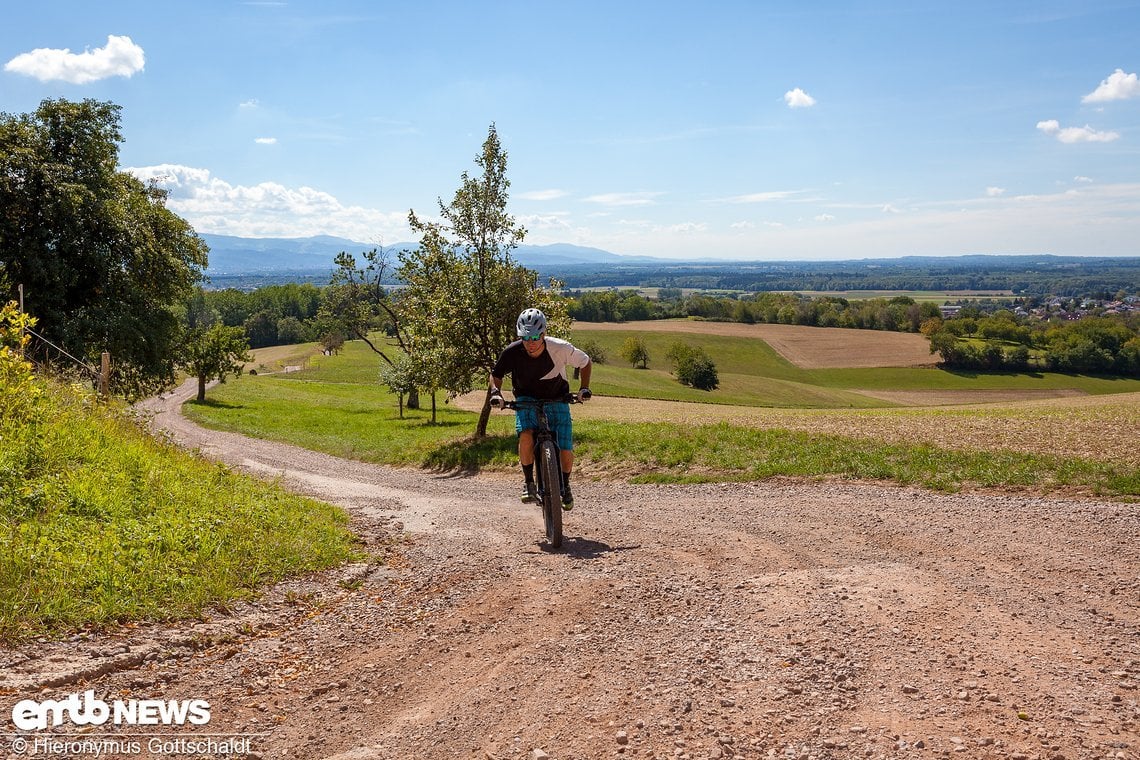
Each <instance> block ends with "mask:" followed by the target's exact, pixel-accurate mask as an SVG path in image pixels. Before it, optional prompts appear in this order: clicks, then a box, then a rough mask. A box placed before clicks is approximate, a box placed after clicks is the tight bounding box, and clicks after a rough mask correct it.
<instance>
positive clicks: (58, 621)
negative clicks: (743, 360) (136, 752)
mask: <svg viewBox="0 0 1140 760" xmlns="http://www.w3.org/2000/svg"><path fill="white" fill-rule="evenodd" d="M40 384H41V386H42V387H44V388H45V389H46V390H45V391H44V392H45V396H44V400H43V408H42V410H40V412H37V413H36V414H35V415H32V416H28V417H26V418H23V419H4V420H3V421H0V643H2V642H16V641H22V640H25V639H27V638H29V637H31V636H36V635H40V634H43V633H52V632H59V631H66V630H70V629H74V628H76V627H82V626H92V625H94V626H102V625H113V624H115V623H119V622H122V621H127V620H165V619H170V618H180V617H186V616H195V615H199V614H201V613H202V612H203V611H205V610H207V609H209V608H211V607H214V606H216V605H224V604H226V603H229V602H232V601H234V600H237V599H243V598H247V597H250V596H252V595H253V594H255V593H256V589H257V587H258V586H259V585H261V584H263V583H266V582H269V581H273V580H276V579H279V578H283V577H285V576H288V575H293V574H297V573H303V572H306V571H309V570H314V569H317V568H322V567H329V566H333V565H337V564H339V563H341V562H344V561H345V560H346V559H349V558H351V557H353V556H357V555H358V552H357V551H356V547H355V543H354V539H353V537H352V535H351V534H350V533H349V531H348V526H347V524H348V517H347V515H346V514H345V513H344V512H343V511H341V510H340V509H337V508H334V507H331V506H329V505H327V504H323V503H321V502H317V501H314V500H312V499H306V498H303V497H300V496H296V495H294V494H291V493H288V492H286V491H285V490H284V489H282V488H280V487H278V486H276V485H272V484H268V483H264V482H261V481H258V480H254V479H252V478H248V477H243V476H240V475H237V474H234V473H232V472H230V471H229V470H228V469H226V468H225V467H222V466H221V465H218V464H215V463H212V462H209V461H206V460H205V459H202V458H200V457H198V456H195V455H193V454H189V453H186V452H183V451H181V450H178V449H176V448H174V447H173V446H171V445H168V444H164V443H162V442H160V441H158V440H156V439H155V438H152V437H151V436H149V435H147V434H146V433H144V432H143V431H142V430H141V429H139V427H137V426H136V425H135V424H134V423H133V422H132V421H131V420H130V419H129V417H128V416H127V415H126V414H125V413H124V412H123V411H122V410H119V411H116V410H114V409H107V408H106V407H103V406H101V405H98V404H95V403H94V400H93V398H92V396H91V394H90V393H84V392H82V391H76V390H74V389H71V388H66V387H63V386H57V385H54V384H52V383H49V382H46V381H43V382H41V383H40Z"/></svg>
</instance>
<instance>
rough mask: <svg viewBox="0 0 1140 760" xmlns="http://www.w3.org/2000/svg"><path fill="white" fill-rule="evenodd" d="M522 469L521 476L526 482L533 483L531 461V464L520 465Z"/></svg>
mask: <svg viewBox="0 0 1140 760" xmlns="http://www.w3.org/2000/svg"><path fill="white" fill-rule="evenodd" d="M522 470H523V477H524V478H525V479H526V482H527V483H533V482H534V464H533V463H532V464H524V465H523V466H522Z"/></svg>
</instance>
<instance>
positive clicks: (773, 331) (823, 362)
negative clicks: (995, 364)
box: [577, 319, 937, 369]
mask: <svg viewBox="0 0 1140 760" xmlns="http://www.w3.org/2000/svg"><path fill="white" fill-rule="evenodd" d="M577 329H579V330H630V331H643V332H676V333H689V334H705V335H726V336H730V337H739V338H757V339H759V340H762V341H764V342H765V343H767V344H768V345H770V346H771V347H772V348H773V349H774V350H775V351H776V352H777V353H779V354H780V355H781V356H783V357H784V358H785V359H787V360H788V361H789V362H791V363H792V364H794V365H796V366H797V367H800V368H802V369H832V368H841V367H929V366H934V365H935V364H937V358H936V357H935V356H934V355H932V354H931V353H930V341H928V340H927V339H926V338H925V337H924V336H922V335H919V334H917V333H897V332H885V331H880V330H852V329H848V328H843V327H805V326H803V325H768V324H760V325H746V324H741V323H739V322H698V321H692V320H675V319H663V320H651V321H646V322H579V323H577Z"/></svg>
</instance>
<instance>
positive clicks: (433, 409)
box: [431, 391, 435, 425]
mask: <svg viewBox="0 0 1140 760" xmlns="http://www.w3.org/2000/svg"><path fill="white" fill-rule="evenodd" d="M431 424H433V425H434V424H435V391H432V392H431Z"/></svg>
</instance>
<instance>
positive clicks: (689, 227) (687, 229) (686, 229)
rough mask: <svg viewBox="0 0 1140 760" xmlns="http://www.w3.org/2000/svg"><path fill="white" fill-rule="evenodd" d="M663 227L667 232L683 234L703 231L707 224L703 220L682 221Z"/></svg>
mask: <svg viewBox="0 0 1140 760" xmlns="http://www.w3.org/2000/svg"><path fill="white" fill-rule="evenodd" d="M665 229H666V230H667V231H668V232H675V233H677V234H679V235H685V234H690V233H693V232H704V231H705V230H707V229H708V225H707V224H705V223H704V222H682V223H680V224H671V225H669V226H668V227H666V228H665Z"/></svg>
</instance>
